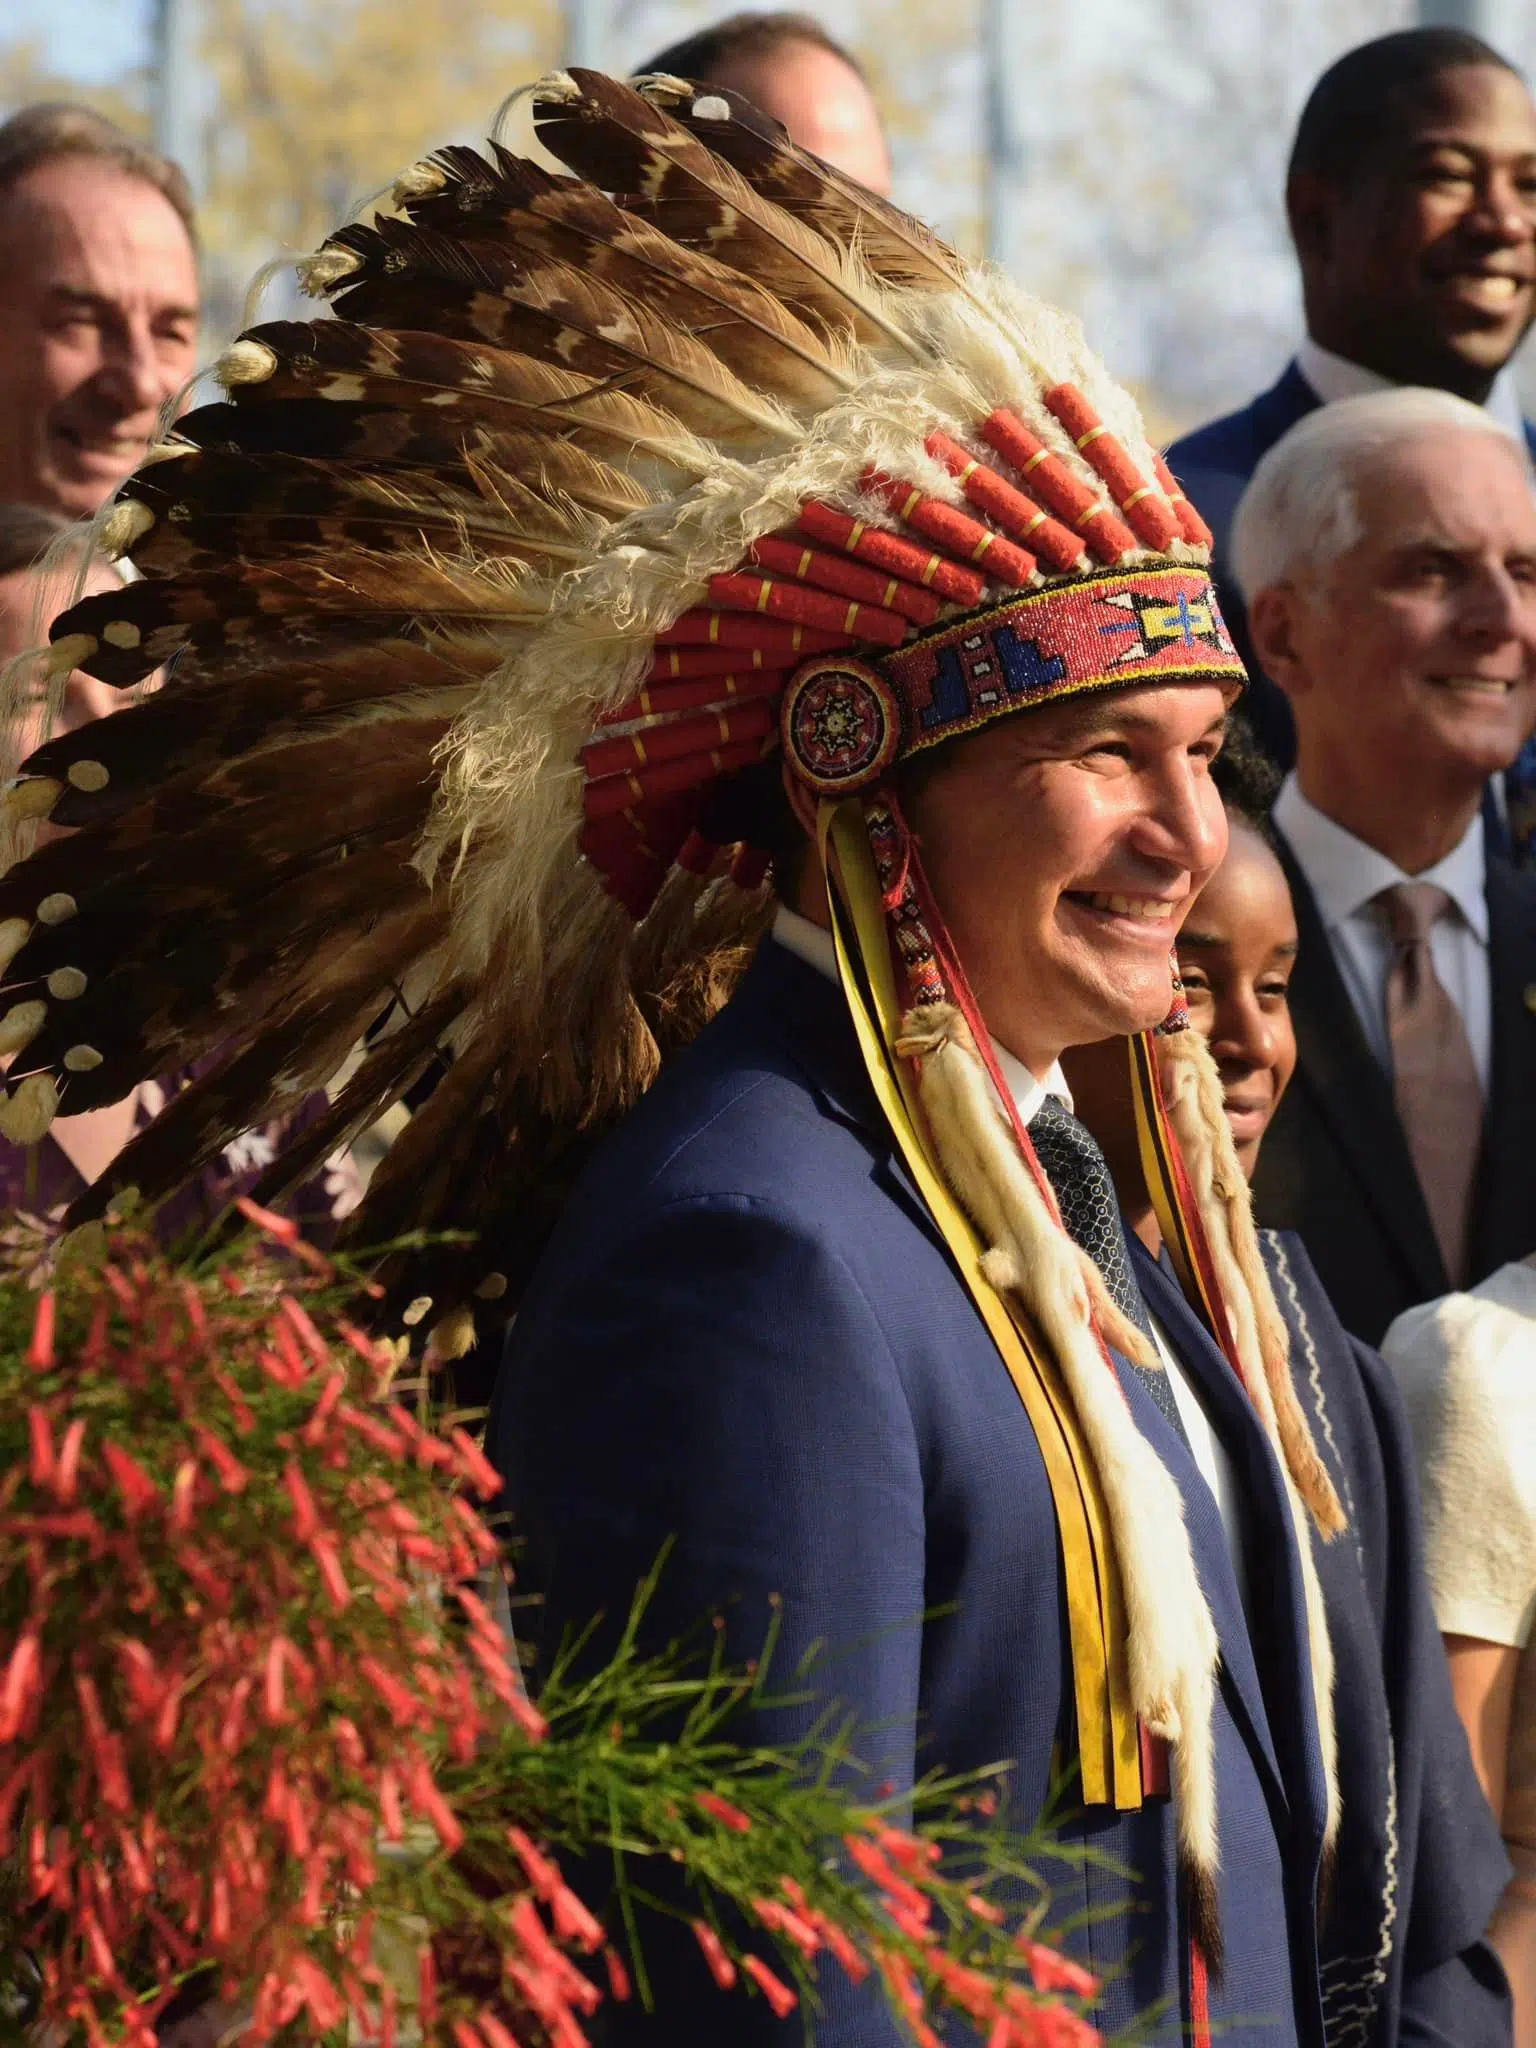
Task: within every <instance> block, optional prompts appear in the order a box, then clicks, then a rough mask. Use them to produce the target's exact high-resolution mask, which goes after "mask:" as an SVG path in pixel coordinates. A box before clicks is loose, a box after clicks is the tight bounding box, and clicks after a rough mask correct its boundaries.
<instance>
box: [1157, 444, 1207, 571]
mask: <svg viewBox="0 0 1536 2048" xmlns="http://www.w3.org/2000/svg"><path fill="white" fill-rule="evenodd" d="M1152 468H1153V470H1154V472H1155V473H1156V476H1157V480H1158V482H1159V483H1160V484H1161V485H1162V487H1163V491H1164V494H1165V496H1166V497H1167V499H1168V502H1169V504H1170V505H1171V506H1172V507H1173V516H1174V517H1175V519H1177V520H1178V522H1179V532H1180V534H1181V535H1182V536H1183V538H1184V539H1185V540H1186V541H1188V543H1189V545H1190V546H1191V547H1192V548H1208V547H1210V546H1211V544H1212V542H1213V541H1214V539H1215V536H1214V535H1213V534H1212V532H1211V529H1210V528H1209V527H1208V526H1207V525H1206V523H1205V521H1204V520H1203V519H1202V518H1201V517H1200V514H1199V512H1198V511H1197V510H1196V508H1195V507H1194V506H1193V505H1192V504H1191V503H1190V501H1189V499H1188V498H1186V497H1185V495H1184V493H1183V491H1182V490H1180V488H1179V480H1178V478H1177V477H1176V476H1175V475H1174V473H1173V471H1172V470H1171V469H1170V468H1169V467H1168V465H1167V463H1166V462H1164V460H1163V458H1162V456H1161V455H1154V456H1153V457H1152Z"/></svg>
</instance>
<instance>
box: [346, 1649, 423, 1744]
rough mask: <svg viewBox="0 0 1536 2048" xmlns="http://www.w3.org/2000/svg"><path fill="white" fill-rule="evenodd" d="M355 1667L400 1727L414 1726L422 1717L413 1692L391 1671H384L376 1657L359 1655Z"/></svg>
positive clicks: (419, 1704)
mask: <svg viewBox="0 0 1536 2048" xmlns="http://www.w3.org/2000/svg"><path fill="white" fill-rule="evenodd" d="M357 1668H358V1670H359V1672H360V1673H361V1674H362V1676H363V1677H364V1678H365V1679H367V1681H368V1683H369V1684H370V1685H371V1686H372V1687H373V1689H374V1691H375V1692H376V1693H377V1694H378V1696H379V1698H380V1699H381V1700H382V1701H383V1702H384V1704H385V1706H386V1707H388V1709H389V1711H390V1712H391V1713H392V1714H393V1715H394V1717H395V1719H396V1721H397V1722H398V1723H399V1724H400V1726H401V1727H402V1728H414V1727H415V1725H416V1723H417V1722H418V1721H420V1720H422V1719H423V1718H424V1716H423V1714H422V1709H421V1702H420V1701H419V1700H418V1699H417V1698H416V1696H415V1694H414V1693H412V1692H408V1691H407V1690H406V1688H405V1686H403V1685H402V1684H401V1683H400V1681H399V1679H398V1678H396V1676H395V1675H394V1673H393V1672H392V1671H386V1670H385V1668H384V1666H383V1665H382V1664H381V1663H380V1662H379V1660H378V1658H377V1657H359V1658H358V1660H357Z"/></svg>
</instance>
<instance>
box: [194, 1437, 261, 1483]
mask: <svg viewBox="0 0 1536 2048" xmlns="http://www.w3.org/2000/svg"><path fill="white" fill-rule="evenodd" d="M193 1434H194V1436H196V1438H197V1444H198V1449H199V1450H200V1451H201V1452H202V1453H203V1456H204V1457H205V1458H206V1459H207V1460H208V1462H209V1464H210V1465H212V1467H213V1469H214V1470H215V1471H216V1472H217V1473H218V1475H219V1484H220V1486H222V1487H223V1489H224V1491H225V1492H226V1493H244V1491H245V1489H246V1487H247V1486H249V1485H250V1483H251V1475H250V1473H249V1472H247V1471H246V1469H245V1467H244V1466H243V1465H242V1464H241V1462H240V1460H239V1459H238V1458H237V1457H236V1456H235V1454H234V1452H233V1451H232V1450H231V1449H230V1448H229V1445H228V1444H227V1443H225V1441H224V1439H223V1438H222V1437H221V1436H218V1435H216V1434H215V1433H214V1431H213V1430H211V1429H207V1428H205V1427H204V1426H203V1424H202V1423H198V1424H197V1426H196V1428H195V1429H194V1431H193Z"/></svg>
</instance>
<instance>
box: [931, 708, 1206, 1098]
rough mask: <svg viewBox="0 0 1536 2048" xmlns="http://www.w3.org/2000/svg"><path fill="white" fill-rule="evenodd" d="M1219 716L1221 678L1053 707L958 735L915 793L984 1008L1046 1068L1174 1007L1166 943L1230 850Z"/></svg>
mask: <svg viewBox="0 0 1536 2048" xmlns="http://www.w3.org/2000/svg"><path fill="white" fill-rule="evenodd" d="M1225 722H1226V693H1225V691H1224V690H1223V689H1222V688H1221V687H1220V686H1218V685H1217V684H1215V683H1170V684H1162V685H1158V686H1156V687H1151V688H1147V689H1131V690H1120V691H1114V692H1110V693H1106V694H1105V695H1102V696H1095V697H1086V698H1081V699H1078V700H1075V701H1067V702H1064V703H1059V704H1051V705H1046V706H1044V707H1042V708H1041V709H1039V710H1036V711H1028V712H1023V713H1021V714H1020V715H1019V716H1018V717H1016V718H1010V719H1005V720H1003V721H1002V722H1001V723H1000V724H998V725H996V726H992V727H989V728H988V729H987V730H986V731H984V732H981V733H977V734H974V735H972V736H971V737H969V738H967V739H963V740H957V741H953V742H951V743H950V745H949V746H948V747H946V748H944V749H943V750H942V752H941V754H940V755H939V756H938V757H936V760H935V765H934V767H933V769H932V771H931V772H930V773H929V774H928V775H927V776H926V778H924V779H923V780H922V781H921V782H920V784H919V786H918V788H917V790H916V792H915V793H914V794H913V795H912V796H911V798H910V800H909V802H908V804H907V812H908V818H909V821H910V823H911V825H912V827H913V829H914V831H915V832H916V833H917V836H918V841H919V844H920V846H921V849H922V858H923V862H924V865H925V867H926V869H927V872H928V878H929V881H930V882H931V883H932V885H933V893H934V896H935V897H936V899H937V901H938V905H939V909H940V910H941V911H942V913H943V916H944V920H945V923H946V924H947V925H948V927H949V932H950V936H951V937H952V939H953V940H954V943H955V950H956V951H957V953H958V954H959V956H960V958H961V960H962V961H963V962H964V964H965V970H966V974H967V976H968V977H969V979H970V982H971V985H972V987H973V988H974V990H975V993H976V1000H977V1002H978V1004H979V1005H980V1007H981V1012H982V1015H983V1016H984V1017H985V1019H986V1021H987V1025H988V1027H989V1028H990V1030H991V1031H992V1033H993V1035H994V1036H995V1037H996V1038H997V1039H998V1040H999V1042H1000V1043H1001V1044H1002V1045H1004V1046H1005V1047H1006V1048H1007V1049H1008V1051H1009V1052H1011V1053H1013V1054H1014V1056H1015V1057H1016V1058H1017V1059H1020V1060H1022V1061H1023V1062H1024V1064H1025V1065H1026V1066H1027V1067H1029V1068H1030V1069H1031V1071H1032V1072H1033V1073H1035V1074H1036V1075H1042V1076H1043V1075H1044V1074H1045V1073H1046V1072H1048V1070H1049V1068H1050V1066H1051V1063H1052V1062H1053V1061H1054V1060H1055V1059H1057V1058H1058V1057H1059V1056H1060V1054H1061V1053H1062V1052H1064V1051H1065V1050H1066V1049H1067V1048H1068V1047H1070V1046H1074V1045H1089V1044H1093V1043H1095V1042H1096V1041H1097V1040H1099V1039H1102V1038H1109V1037H1115V1036H1121V1035H1123V1034H1125V1033H1127V1032H1131V1031H1141V1030H1145V1029H1146V1028H1147V1027H1149V1026H1150V1025H1153V1024H1158V1023H1161V1021H1162V1019H1163V1018H1164V1017H1165V1016H1166V1015H1167V1013H1168V1008H1169V1004H1170V1002H1171V1000H1172V992H1173V984H1172V973H1171V969H1170V966H1169V956H1170V953H1171V951H1172V948H1173V942H1174V939H1175V938H1176V936H1177V935H1178V931H1179V927H1180V926H1181V925H1182V923H1183V922H1184V918H1185V916H1186V914H1187V912H1188V910H1189V907H1190V905H1191V903H1192V902H1193V901H1194V898H1195V896H1196V895H1197V893H1198V892H1199V890H1200V888H1201V886H1202V884H1203V883H1204V882H1205V881H1206V880H1207V878H1208V877H1209V876H1210V874H1211V872H1212V870H1213V869H1214V868H1215V867H1216V864H1217V863H1218V862H1219V861H1220V859H1221V857H1222V854H1223V853H1224V852H1225V850H1226V844H1227V824H1226V817H1225V814H1224V812H1223V810H1222V806H1221V799H1220V797H1219V795H1218V794H1217V791H1216V788H1215V786H1214V784H1213V783H1212V781H1211V779H1210V764H1211V761H1212V759H1213V758H1214V756H1215V755H1216V754H1217V752H1219V750H1220V747H1221V739H1222V732H1223V728H1224V726H1225Z"/></svg>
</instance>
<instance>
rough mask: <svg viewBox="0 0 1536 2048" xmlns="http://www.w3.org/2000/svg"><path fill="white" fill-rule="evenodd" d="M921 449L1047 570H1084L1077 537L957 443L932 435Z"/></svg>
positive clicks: (1068, 528)
mask: <svg viewBox="0 0 1536 2048" xmlns="http://www.w3.org/2000/svg"><path fill="white" fill-rule="evenodd" d="M924 446H925V447H926V448H927V450H928V453H929V454H930V455H931V456H933V457H934V459H935V461H938V462H942V463H943V465H944V467H945V468H946V469H947V470H948V471H949V473H950V475H951V476H952V477H953V478H954V479H955V481H956V483H958V484H959V486H960V488H961V490H962V491H964V493H965V495H966V496H967V497H968V498H969V499H970V501H971V503H972V504H973V505H979V506H980V507H981V509H982V511H983V512H985V513H986V514H987V516H988V518H990V519H994V520H995V521H996V522H997V524H998V525H999V526H1001V527H1003V528H1004V529H1005V530H1006V531H1007V532H1009V533H1011V534H1012V535H1013V537H1014V539H1015V540H1022V541H1028V543H1029V545H1030V546H1031V547H1032V548H1033V549H1034V551H1035V553H1036V554H1037V555H1038V556H1039V557H1040V559H1041V560H1042V561H1043V562H1045V563H1046V564H1047V566H1048V567H1050V568H1052V569H1059V570H1067V569H1086V568H1087V566H1088V557H1087V555H1086V554H1085V553H1084V552H1083V543H1082V538H1081V536H1080V535H1078V534H1075V533H1074V532H1073V531H1072V529H1071V528H1070V527H1068V526H1063V525H1062V523H1061V521H1060V520H1059V519H1053V518H1052V517H1051V515H1050V514H1049V513H1048V512H1046V511H1044V510H1042V508H1041V507H1040V506H1039V505H1037V504H1036V503H1035V501H1034V499H1033V498H1031V497H1028V496H1027V495H1026V494H1025V493H1024V492H1023V491H1020V490H1017V489H1015V487H1014V486H1013V485H1012V484H1011V483H1009V482H1008V481H1007V479H1006V478H1005V477H1000V476H999V475H998V473H997V471H996V470H995V469H988V468H987V466H986V464H985V463H982V462H978V461H977V459H976V457H975V456H974V455H972V454H971V453H970V452H969V450H968V449H965V448H962V447H961V445H960V443H959V442H958V441H952V440H951V439H950V437H949V435H948V434H939V433H933V434H930V435H929V436H928V439H927V441H926V442H925V443H924Z"/></svg>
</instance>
